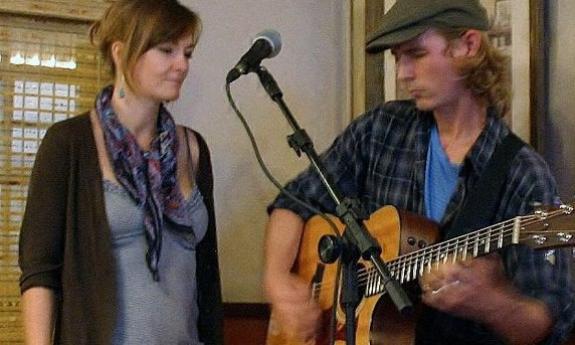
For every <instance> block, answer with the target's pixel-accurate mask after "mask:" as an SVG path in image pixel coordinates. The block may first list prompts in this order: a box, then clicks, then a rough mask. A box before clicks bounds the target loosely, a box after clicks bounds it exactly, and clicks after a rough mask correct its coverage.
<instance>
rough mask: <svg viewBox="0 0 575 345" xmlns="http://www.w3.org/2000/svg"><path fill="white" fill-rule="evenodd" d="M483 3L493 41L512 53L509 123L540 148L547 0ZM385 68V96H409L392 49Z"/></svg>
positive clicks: (491, 0)
mask: <svg viewBox="0 0 575 345" xmlns="http://www.w3.org/2000/svg"><path fill="white" fill-rule="evenodd" d="M480 2H481V3H482V5H483V6H484V7H485V8H486V10H487V13H488V15H489V20H490V22H491V30H490V31H489V37H490V38H491V41H492V42H493V44H494V45H495V46H497V47H498V48H500V49H501V50H503V52H504V53H506V54H508V55H509V56H510V63H511V79H512V102H511V113H510V114H509V115H508V117H507V122H508V123H509V124H510V125H511V127H512V129H513V131H514V132H515V133H516V134H518V135H519V136H520V137H521V138H523V139H524V140H526V141H527V142H530V143H531V144H532V145H533V146H535V147H537V143H538V141H539V140H538V133H537V127H538V126H537V123H538V122H539V119H540V118H541V117H542V116H537V114H543V112H545V85H544V82H545V70H546V68H545V62H546V54H545V46H544V42H545V30H544V29H545V26H544V18H545V1H544V0H480ZM394 3H395V0H385V10H386V11H387V10H388V9H389V8H390V7H391V6H392V5H393V4H394ZM356 20H357V17H356ZM384 70H385V77H384V84H385V85H384V99H385V100H386V101H387V100H393V99H402V98H406V96H405V94H403V93H402V90H401V88H399V87H398V85H397V80H396V78H395V76H396V74H395V72H396V71H395V61H394V59H393V56H392V55H391V53H390V52H389V51H386V52H385V57H384ZM389 76H392V77H389Z"/></svg>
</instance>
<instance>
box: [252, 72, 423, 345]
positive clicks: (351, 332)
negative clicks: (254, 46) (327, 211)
mask: <svg viewBox="0 0 575 345" xmlns="http://www.w3.org/2000/svg"><path fill="white" fill-rule="evenodd" d="M253 70H254V71H255V72H256V73H257V75H258V77H259V79H260V82H261V84H262V86H263V87H264V89H265V90H266V92H267V93H268V95H269V96H270V97H271V99H272V100H273V101H274V102H275V103H277V104H278V106H279V107H280V109H281V111H282V113H283V114H284V116H285V118H286V119H287V121H288V122H289V124H290V126H291V127H292V129H293V130H294V133H293V134H292V135H290V136H288V144H289V145H290V147H291V148H292V149H294V150H295V152H296V154H297V155H298V156H301V152H304V153H305V154H306V156H307V157H308V159H309V160H310V162H311V164H312V165H313V167H314V168H315V170H316V172H317V173H318V175H319V177H320V179H321V182H322V183H323V184H324V186H325V187H326V188H327V191H328V193H329V195H330V196H331V198H332V199H333V200H334V202H335V203H336V215H337V216H338V217H339V218H340V220H341V221H342V222H343V223H344V224H345V231H344V234H343V239H342V241H341V242H342V246H343V248H344V250H343V251H342V254H341V259H342V264H343V265H344V267H343V269H342V272H343V277H342V280H343V291H342V303H343V304H344V307H345V310H346V312H345V315H346V341H347V344H348V345H349V344H351V345H355V308H356V307H357V305H358V304H359V302H360V300H361V298H360V296H359V289H358V280H357V261H358V260H359V258H360V256H361V257H362V258H363V259H364V260H370V261H371V262H372V263H373V265H374V267H375V268H376V270H377V272H378V273H379V275H380V276H381V279H382V281H383V286H384V287H385V290H386V291H387V293H388V294H389V296H390V298H391V300H392V301H393V303H394V304H395V306H396V307H397V309H398V310H399V312H400V313H401V314H402V315H406V314H408V313H410V312H411V311H412V308H413V304H412V303H411V301H410V300H409V297H408V296H407V294H406V293H405V291H404V290H403V288H402V287H401V285H400V284H399V283H398V282H397V281H396V280H394V279H393V278H392V277H391V274H390V272H389V269H388V268H387V265H386V264H385V263H384V262H383V260H382V259H381V257H380V254H381V251H382V250H381V246H380V245H379V243H378V242H377V241H376V240H375V239H374V238H373V237H372V236H371V235H370V234H369V232H368V231H367V229H366V228H365V225H364V224H363V221H362V220H364V219H367V215H366V213H365V211H364V210H363V209H362V207H361V205H360V203H359V201H358V200H355V199H351V198H346V197H342V195H341V193H340V191H339V190H337V187H336V186H335V184H334V183H333V182H332V180H331V178H330V176H328V174H327V172H326V170H325V168H324V166H323V164H322V163H321V161H320V159H319V156H318V154H317V152H316V151H315V149H314V147H313V143H312V141H311V139H310V137H309V136H308V134H307V133H306V131H305V130H304V129H302V128H301V127H300V126H299V125H298V123H297V122H296V120H295V118H294V117H293V115H292V114H291V111H290V110H289V108H288V107H287V105H286V104H285V102H284V101H283V93H282V91H281V90H280V88H279V86H278V85H277V83H276V81H275V80H274V78H273V76H272V75H271V74H270V73H269V72H268V71H267V69H266V68H265V67H263V66H258V67H256V68H254V69H253ZM320 256H321V255H320ZM336 293H337V292H336ZM333 307H334V308H335V307H336V306H333Z"/></svg>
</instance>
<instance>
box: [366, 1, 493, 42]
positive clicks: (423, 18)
mask: <svg viewBox="0 0 575 345" xmlns="http://www.w3.org/2000/svg"><path fill="white" fill-rule="evenodd" d="M429 28H439V29H441V28H445V29H450V28H453V29H459V28H461V29H477V30H482V31H486V30H488V29H489V19H488V18H487V11H486V10H485V8H484V7H483V6H481V4H480V3H479V0H397V2H396V3H395V4H394V5H393V6H392V7H391V8H390V9H389V11H387V13H386V14H385V15H384V16H383V24H382V26H381V27H380V28H379V29H378V30H377V31H376V32H375V33H374V34H373V35H372V36H371V37H370V38H369V39H368V41H367V47H366V51H367V52H368V53H379V52H381V51H383V50H385V49H388V48H391V47H392V46H394V45H397V44H399V43H403V42H406V41H409V40H411V39H413V38H415V37H417V36H418V35H420V34H422V33H424V32H425V31H426V30H427V29H429Z"/></svg>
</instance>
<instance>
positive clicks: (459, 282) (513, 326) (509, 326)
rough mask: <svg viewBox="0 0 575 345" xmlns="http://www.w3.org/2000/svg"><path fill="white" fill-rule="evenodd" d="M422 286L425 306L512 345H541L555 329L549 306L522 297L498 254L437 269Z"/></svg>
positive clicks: (432, 270) (433, 268) (423, 277)
mask: <svg viewBox="0 0 575 345" xmlns="http://www.w3.org/2000/svg"><path fill="white" fill-rule="evenodd" d="M419 283H420V286H421V289H422V291H423V294H422V301H423V302H424V303H426V304H427V305H429V306H431V307H433V308H436V309H439V310H441V311H444V312H446V313H449V314H453V315H456V316H459V317H462V318H466V319H471V320H474V321H476V322H480V323H483V324H485V325H486V326H487V327H489V328H491V329H492V330H494V331H495V332H496V333H498V334H500V335H501V336H503V337H504V338H505V339H506V340H507V341H508V342H509V343H510V344H534V343H537V342H539V341H541V340H543V338H544V337H545V336H546V335H547V334H549V332H550V330H551V327H552V325H553V320H552V318H551V314H550V311H549V309H548V308H547V306H546V305H545V304H544V303H543V302H541V301H539V300H537V299H534V298H530V297H527V296H523V295H521V294H520V292H519V291H518V290H517V289H516V288H515V287H514V286H513V285H512V284H511V282H510V281H509V280H508V279H507V278H506V277H505V273H504V269H503V263H502V260H501V257H500V256H499V255H498V254H491V255H488V256H485V257H481V258H478V259H473V260H467V261H462V262H453V261H452V260H451V261H450V260H447V262H446V263H443V264H440V265H437V266H435V265H433V267H432V269H431V270H430V271H426V273H425V274H424V275H423V276H422V277H421V279H420V281H419Z"/></svg>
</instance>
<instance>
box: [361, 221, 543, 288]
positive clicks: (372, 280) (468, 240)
mask: <svg viewBox="0 0 575 345" xmlns="http://www.w3.org/2000/svg"><path fill="white" fill-rule="evenodd" d="M535 219H539V218H538V217H536V216H534V215H529V216H520V217H515V218H512V219H510V220H507V221H504V222H501V223H497V224H494V225H491V226H489V227H486V228H483V229H481V230H477V231H474V232H471V233H469V234H465V235H462V236H458V237H455V238H453V239H450V240H447V241H444V242H441V243H437V244H434V245H430V246H428V247H425V248H423V249H420V250H417V251H414V252H411V253H408V254H405V255H402V256H399V257H397V258H396V259H395V260H392V261H389V262H388V263H387V265H388V268H389V270H390V272H391V276H392V277H393V278H394V279H395V280H397V281H398V282H399V283H401V284H403V283H406V282H410V281H413V280H415V279H417V278H418V277H420V276H421V275H423V273H424V272H425V270H431V268H432V266H433V265H434V264H439V263H445V262H447V261H453V262H456V261H461V260H465V259H468V258H475V257H478V256H481V255H486V254H489V253H492V252H494V251H497V250H499V249H501V248H503V247H505V246H508V245H511V244H517V243H519V234H520V232H521V229H522V228H523V226H524V224H525V223H528V222H530V221H531V220H535ZM362 275H366V276H367V277H366V280H365V281H366V288H365V293H364V294H365V296H367V297H369V296H373V295H376V294H379V293H382V292H383V291H384V290H385V289H384V286H383V282H382V280H381V277H380V275H379V274H378V272H377V271H376V269H375V268H374V267H370V268H368V269H367V270H365V272H364V273H363V274H362ZM362 280H363V279H362Z"/></svg>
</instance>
